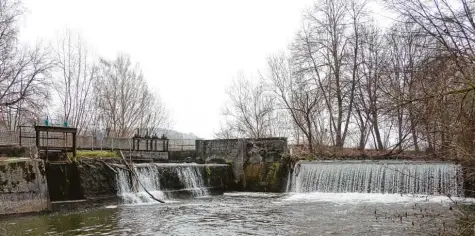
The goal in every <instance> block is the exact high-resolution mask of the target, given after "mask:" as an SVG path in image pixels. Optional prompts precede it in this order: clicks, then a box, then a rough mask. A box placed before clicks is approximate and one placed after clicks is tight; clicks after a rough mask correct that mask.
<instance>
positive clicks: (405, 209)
mask: <svg viewBox="0 0 476 236" xmlns="http://www.w3.org/2000/svg"><path fill="white" fill-rule="evenodd" d="M456 200H464V199H456ZM464 201H469V202H472V203H474V199H469V200H468V199H466V200H464ZM452 208H454V206H453V207H452ZM454 212H455V210H450V200H449V199H448V198H447V197H444V196H432V197H428V196H408V195H403V196H402V195H397V194H372V193H294V194H266V193H242V192H240V193H225V194H224V195H221V196H210V197H200V198H193V199H187V200H178V201H168V202H167V203H165V204H135V205H120V206H105V207H104V208H100V209H94V210H88V211H83V212H69V213H52V214H45V215H31V216H23V217H19V216H16V217H8V218H2V219H0V235H429V234H434V233H438V232H439V230H440V232H441V230H442V229H439V228H442V226H443V225H451V224H452V223H453V220H452V219H453V218H454V217H453V216H454V214H453V213H454ZM436 215H438V216H436Z"/></svg>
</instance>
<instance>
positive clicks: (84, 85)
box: [55, 30, 98, 134]
mask: <svg viewBox="0 0 476 236" xmlns="http://www.w3.org/2000/svg"><path fill="white" fill-rule="evenodd" d="M56 60H57V61H58V73H57V78H56V83H55V89H56V92H57V94H58V97H59V100H60V101H61V107H60V114H61V115H60V119H61V120H63V121H66V122H68V123H69V124H70V125H71V126H73V127H76V128H77V129H78V132H79V133H80V134H82V133H84V132H85V131H86V130H87V128H88V126H89V123H90V122H92V112H93V111H92V109H93V108H92V105H93V104H92V92H93V84H94V83H95V80H96V79H97V77H98V67H97V66H96V65H94V62H92V61H91V59H90V57H89V54H88V50H87V47H86V44H85V42H83V40H82V38H81V36H80V35H79V34H75V33H73V32H71V31H69V30H68V31H66V32H65V33H64V35H63V37H62V38H60V39H59V40H58V44H57V48H56Z"/></svg>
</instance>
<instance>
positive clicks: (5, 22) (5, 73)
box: [0, 0, 54, 130]
mask: <svg viewBox="0 0 476 236" xmlns="http://www.w3.org/2000/svg"><path fill="white" fill-rule="evenodd" d="M22 14H23V9H22V6H21V4H20V2H19V1H10V0H0V111H1V112H2V116H3V117H2V118H3V121H4V125H5V127H6V128H8V129H13V130H14V129H16V126H17V125H21V124H24V122H26V119H34V118H35V115H32V113H31V112H36V111H38V110H39V109H41V107H42V106H43V105H44V104H45V102H46V101H47V100H48V98H49V93H48V88H47V86H48V85H49V81H48V78H49V77H50V71H51V69H52V68H53V66H54V63H53V60H51V58H50V51H49V49H45V48H43V47H41V45H37V46H36V47H34V48H29V47H20V46H19V45H18V38H17V37H18V26H17V21H18V19H19V17H20V16H21V15H22Z"/></svg>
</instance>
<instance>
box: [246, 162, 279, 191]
mask: <svg viewBox="0 0 476 236" xmlns="http://www.w3.org/2000/svg"><path fill="white" fill-rule="evenodd" d="M244 172H245V180H244V189H243V190H244V191H252V192H284V191H285V186H286V181H287V174H288V168H287V166H286V165H285V164H283V163H282V162H261V163H248V164H245V166H244Z"/></svg>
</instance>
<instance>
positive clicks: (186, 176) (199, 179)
mask: <svg viewBox="0 0 476 236" xmlns="http://www.w3.org/2000/svg"><path fill="white" fill-rule="evenodd" d="M176 171H177V175H178V177H179V179H180V180H181V181H182V183H183V184H184V185H185V188H186V189H187V190H190V191H192V193H193V196H194V197H201V196H205V195H207V194H208V191H207V189H205V188H204V186H205V185H204V184H203V175H202V172H200V169H199V168H198V167H197V166H179V167H177V168H176Z"/></svg>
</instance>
